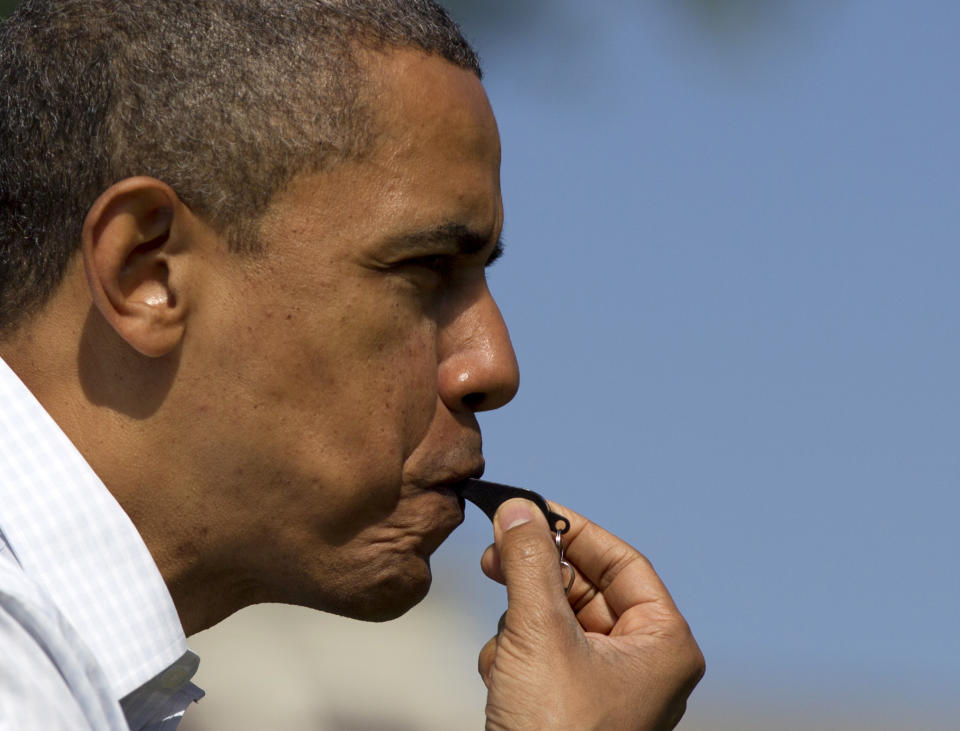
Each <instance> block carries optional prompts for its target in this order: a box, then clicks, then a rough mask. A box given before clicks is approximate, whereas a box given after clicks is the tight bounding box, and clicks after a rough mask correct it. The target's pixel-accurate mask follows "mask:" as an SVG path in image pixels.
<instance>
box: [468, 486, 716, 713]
mask: <svg viewBox="0 0 960 731" xmlns="http://www.w3.org/2000/svg"><path fill="white" fill-rule="evenodd" d="M551 510H554V511H556V512H558V513H560V514H562V515H564V516H566V517H567V518H569V520H570V530H569V532H567V533H566V535H564V544H565V546H566V549H565V556H564V557H565V558H566V560H567V561H569V562H570V563H572V564H573V566H574V567H575V568H576V579H575V581H574V583H573V586H572V587H571V589H570V593H569V594H568V595H567V596H564V586H565V581H564V579H567V578H568V577H567V575H566V574H564V576H563V578H562V579H561V570H560V565H559V560H558V558H559V557H558V554H557V549H556V546H555V543H554V538H553V536H552V534H551V533H550V531H549V528H548V527H547V523H546V521H545V520H544V517H543V514H542V513H541V512H540V510H539V509H537V508H536V506H534V505H533V503H530V502H528V501H526V500H522V499H513V500H508V501H507V502H505V503H504V504H503V505H501V506H500V508H499V510H498V511H497V514H496V516H495V518H494V545H492V546H490V547H489V548H487V550H486V552H485V553H484V554H483V558H482V560H481V566H482V568H483V571H484V573H485V574H486V575H487V576H489V577H490V578H492V579H494V580H495V581H499V582H500V583H502V584H506V587H507V611H506V613H505V615H504V618H503V620H501V626H502V630H501V631H500V632H498V634H497V635H496V636H495V637H493V638H492V639H491V640H490V641H489V642H488V643H487V644H486V645H485V646H484V647H483V650H481V652H480V660H479V670H480V675H481V677H482V678H483V681H484V683H485V684H486V686H487V708H486V714H487V724H486V728H487V729H488V731H493V730H498V731H499V730H503V731H506V730H507V729H509V730H510V731H543V730H544V729H550V730H551V731H553V730H554V729H577V731H584V730H585V729H630V730H631V731H633V730H636V731H641V730H642V731H647V730H651V729H671V728H673V727H674V726H676V724H677V723H678V722H679V721H680V718H681V717H682V716H683V713H684V710H685V709H686V701H687V697H688V696H689V695H690V693H691V691H692V690H693V688H694V686H696V684H697V683H698V682H699V680H700V678H701V677H702V676H703V672H704V661H703V655H702V654H701V652H700V648H699V647H698V646H697V643H696V641H695V640H694V638H693V635H692V634H691V633H690V628H689V627H688V626H687V623H686V621H685V620H684V619H683V617H682V616H681V614H680V612H679V611H678V610H677V608H676V606H675V605H674V603H673V600H672V599H671V598H670V594H669V593H668V592H667V589H666V587H665V586H664V585H663V582H661V581H660V578H659V577H658V576H657V574H656V572H654V570H653V567H652V566H651V565H650V562H649V561H647V559H646V558H644V556H642V555H641V554H640V553H638V552H637V551H636V550H634V549H633V548H632V547H630V546H629V545H627V544H626V543H624V542H623V541H621V540H620V539H618V538H616V537H615V536H613V535H611V534H610V533H608V532H607V531H605V530H603V529H602V528H600V527H599V526H597V525H595V524H593V523H591V522H590V521H588V520H586V519H584V518H582V517H581V516H579V515H577V514H575V513H573V512H572V511H570V510H567V509H566V508H562V507H560V506H558V505H551Z"/></svg>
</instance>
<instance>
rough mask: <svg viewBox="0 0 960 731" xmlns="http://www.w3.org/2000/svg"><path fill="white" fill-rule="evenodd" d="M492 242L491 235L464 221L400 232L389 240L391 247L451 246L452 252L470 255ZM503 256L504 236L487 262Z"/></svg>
mask: <svg viewBox="0 0 960 731" xmlns="http://www.w3.org/2000/svg"><path fill="white" fill-rule="evenodd" d="M489 242H490V237H489V236H488V235H486V234H482V233H480V232H479V231H476V230H474V229H472V228H470V227H468V226H464V225H463V224H462V223H452V222H450V223H443V224H440V225H439V226H434V227H432V228H427V229H423V230H422V231H414V232H412V233H406V234H400V235H399V236H394V237H391V238H390V239H389V240H388V242H387V243H388V245H389V246H390V247H396V248H398V249H410V250H414V251H416V250H420V249H429V248H431V247H436V246H451V245H452V247H453V248H454V249H455V251H452V252H451V253H455V254H462V255H470V254H476V253H478V252H480V251H483V249H484V248H486V246H487V244H488V243H489ZM501 256H503V237H502V236H501V237H500V238H499V239H497V243H496V244H495V245H494V247H493V251H491V252H490V256H489V258H488V259H487V262H486V264H487V265H488V266H489V265H490V264H493V262H495V261H496V260H497V259H499V258H500V257H501Z"/></svg>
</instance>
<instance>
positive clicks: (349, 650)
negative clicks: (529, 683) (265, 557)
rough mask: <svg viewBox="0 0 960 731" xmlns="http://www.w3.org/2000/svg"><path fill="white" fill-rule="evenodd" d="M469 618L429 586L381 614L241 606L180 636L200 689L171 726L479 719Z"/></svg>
mask: <svg viewBox="0 0 960 731" xmlns="http://www.w3.org/2000/svg"><path fill="white" fill-rule="evenodd" d="M476 622H477V620H476V619H474V618H473V616H472V615H471V613H470V612H469V611H468V610H467V609H466V608H465V607H464V606H462V605H461V604H460V603H458V602H457V601H456V600H454V599H447V598H442V597H438V598H434V597H433V596H431V598H430V600H428V601H426V602H424V603H423V604H422V605H420V606H419V607H416V608H414V609H413V610H411V612H409V613H408V614H407V615H405V616H404V617H401V618H400V619H397V620H394V621H392V622H387V623H384V624H369V623H364V622H357V621H353V620H347V619H343V618H341V617H335V616H331V615H329V614H322V613H320V612H315V611H312V610H308V609H303V608H300V607H291V606H286V605H280V604H264V605H259V606H255V607H250V608H248V609H245V610H243V611H241V612H238V613H237V614H236V615H234V616H233V617H231V618H229V619H228V620H226V621H225V622H222V623H221V624H219V625H217V626H216V627H214V628H213V629H210V630H207V631H205V632H201V633H199V634H197V635H194V636H193V637H192V638H190V643H189V644H190V647H191V648H192V649H193V650H195V651H196V652H198V653H199V654H200V657H201V659H202V661H201V664H200V670H199V672H198V674H197V677H196V678H195V681H196V682H197V684H198V685H200V686H201V687H202V688H203V689H204V690H206V692H207V697H206V698H204V699H203V700H201V701H200V702H199V703H198V704H197V705H195V706H194V707H192V708H191V709H189V710H188V711H187V715H186V718H185V720H184V722H183V723H182V724H181V726H180V728H181V731H213V730H214V729H217V730H218V731H219V730H220V729H233V730H235V731H246V730H247V729H285V730H297V729H323V730H324V731H360V730H361V729H363V730H364V731H414V730H416V731H421V730H424V731H432V730H436V731H441V730H442V731H450V729H480V728H483V725H484V713H483V708H484V703H485V702H486V690H485V688H484V686H483V683H482V682H481V680H480V677H479V675H477V671H476V664H475V658H476V655H477V653H478V652H479V649H480V645H479V644H477V641H476V637H477V636H478V633H479V628H478V627H477V626H476ZM465 630H466V631H465ZM491 631H492V630H491ZM471 658H472V659H471Z"/></svg>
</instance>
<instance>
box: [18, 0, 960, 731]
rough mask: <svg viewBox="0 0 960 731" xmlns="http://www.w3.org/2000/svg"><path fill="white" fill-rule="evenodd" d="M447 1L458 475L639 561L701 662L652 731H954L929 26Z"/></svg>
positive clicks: (470, 526)
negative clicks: (498, 326)
mask: <svg viewBox="0 0 960 731" xmlns="http://www.w3.org/2000/svg"><path fill="white" fill-rule="evenodd" d="M9 4H10V3H8V2H7V3H4V2H3V0H0V6H3V5H9ZM447 4H448V5H449V6H450V7H451V8H452V9H453V11H454V14H455V15H456V16H457V17H458V18H459V19H460V20H461V21H462V22H463V25H464V28H465V30H466V32H467V34H468V35H469V36H470V37H471V39H472V40H473V41H474V42H475V44H476V45H477V47H478V48H479V50H480V52H481V54H482V55H483V57H484V61H485V69H486V74H487V76H486V82H485V83H486V87H487V90H488V93H489V95H490V98H491V101H492V103H493V105H494V109H495V111H496V113H497V116H498V120H499V123H500V128H501V136H502V138H503V147H504V166H503V187H504V195H505V206H506V230H505V238H506V242H507V255H506V256H505V257H504V259H503V260H502V261H501V262H500V263H498V264H497V265H496V266H495V267H494V269H493V270H492V271H491V278H492V286H493V288H494V290H495V293H496V294H497V296H498V299H499V301H500V304H501V307H502V309H503V311H504V314H505V316H506V318H507V321H508V324H509V325H510V328H511V332H512V334H513V338H514V343H515V346H516V349H517V352H518V355H519V358H520V362H521V371H522V386H521V391H520V394H519V396H518V397H517V398H516V399H515V401H514V402H513V403H512V404H511V405H510V406H508V407H507V408H505V409H503V410H502V411H500V412H496V413H492V414H487V415H485V416H484V418H483V419H482V423H483V426H484V433H485V443H486V449H485V451H486V455H487V461H488V471H487V476H488V477H490V478H491V479H495V480H500V481H504V482H512V483H514V484H519V485H523V486H526V487H530V488H533V489H535V490H538V491H541V492H544V493H545V494H547V496H548V497H551V498H554V499H556V500H558V501H560V502H563V503H566V504H568V505H570V506H571V507H573V508H575V509H577V510H578V511H579V512H582V513H584V514H587V515H588V516H590V517H591V518H593V519H594V520H596V521H597V522H599V523H601V524H602V525H604V526H606V527H608V528H609V529H611V530H613V531H614V532H616V533H618V534H619V535H621V536H623V537H624V538H625V539H627V540H629V541H630V542H631V543H633V544H635V545H636V546H638V547H639V548H640V549H641V550H643V551H644V552H645V553H646V554H647V555H648V556H650V557H651V559H652V560H653V561H654V564H655V565H656V567H657V568H658V569H659V571H660V572H661V574H662V575H663V577H664V579H665V580H666V582H667V584H668V586H669V587H670V588H671V590H672V592H673V594H674V596H675V598H676V600H677V602H678V604H679V605H680V607H681V609H682V610H683V611H684V613H685V614H686V616H687V617H688V619H689V620H690V623H691V625H692V626H693V629H694V632H695V634H696V636H697V638H698V639H699V641H700V644H701V646H702V647H703V650H704V652H705V654H706V657H707V663H708V673H707V676H706V678H705V679H704V681H703V683H702V684H701V687H700V688H699V689H698V691H697V692H696V693H695V695H694V698H693V702H692V704H691V707H690V711H689V712H688V716H687V720H686V721H685V722H684V724H683V726H682V728H688V729H699V728H702V729H718V728H720V727H721V725H722V726H723V728H739V729H743V728H747V726H748V725H749V726H750V727H751V728H765V729H774V728H788V727H789V728H841V726H842V727H843V728H853V727H854V726H853V725H851V723H846V722H844V723H840V722H839V721H838V720H837V719H840V718H841V717H846V718H848V719H849V718H856V719H866V720H863V721H862V723H861V727H863V728H871V729H877V728H880V727H881V726H883V727H884V728H888V727H889V728H904V729H920V728H930V729H934V728H937V729H943V728H951V727H957V722H956V720H955V719H956V718H957V714H958V713H960V693H958V692H957V688H958V687H960V660H958V657H960V633H958V631H957V617H958V607H960V581H958V575H957V569H956V564H957V561H958V560H960V538H958V531H957V526H956V523H957V519H956V515H957V512H958V509H960V497H958V490H957V487H958V485H960V454H958V442H960V416H958V414H960V389H958V388H957V376H958V374H960V295H958V293H957V291H958V288H957V278H958V273H960V253H958V245H957V244H958V233H960V224H958V208H960V207H958V201H960V139H958V130H960V100H958V84H957V74H958V69H960V43H958V41H957V38H958V29H960V4H957V3H954V2H949V1H948V0H928V1H927V2H922V3H913V4H907V3H903V2H893V0H832V1H827V0H779V1H777V0H648V1H647V2H627V1H626V0H607V1H606V2H604V3H602V4H601V3H583V2H579V1H577V0H524V1H522V2H516V0H483V1H482V2H479V1H478V2H467V0H450V2H448V3H447ZM489 540H490V530H489V524H488V523H487V521H486V519H485V518H483V517H482V516H481V515H480V514H479V512H477V511H471V512H470V514H469V516H468V520H467V522H466V523H465V525H464V527H463V528H462V529H461V530H459V531H458V532H457V533H455V534H454V536H453V537H452V538H451V539H450V540H449V541H448V543H447V545H446V546H445V547H444V548H442V549H441V550H440V552H439V553H438V555H437V556H436V558H435V561H434V565H435V573H436V574H437V578H436V583H435V591H434V593H433V595H432V596H431V597H430V598H428V600H427V602H426V603H425V606H424V607H423V608H421V609H417V610H414V611H413V612H411V615H412V619H413V620H416V617H417V613H418V612H422V614H421V615H420V616H423V617H430V616H433V615H430V614H429V612H431V611H439V613H440V616H444V617H449V616H450V614H451V610H450V609H449V607H452V606H456V607H457V609H455V610H453V611H454V613H456V612H462V616H463V622H462V631H463V634H464V638H463V640H464V642H463V647H462V648H457V649H453V648H448V653H457V654H456V656H452V655H451V659H450V660H449V665H448V666H447V667H446V668H445V667H443V666H442V664H441V665H438V663H437V662H436V661H435V660H434V659H432V656H427V655H425V657H426V658H428V659H427V660H425V662H424V665H425V666H427V667H429V668H433V670H434V671H435V672H437V673H440V674H443V673H445V672H446V673H451V674H452V673H454V672H464V673H466V674H468V675H470V674H472V669H471V668H472V663H473V662H474V657H475V652H476V651H478V650H479V648H480V646H481V645H482V644H483V642H484V641H485V639H486V638H487V636H488V635H489V634H491V633H492V632H493V631H494V627H495V625H496V620H497V617H498V616H499V614H500V612H501V611H502V610H503V602H504V596H503V592H502V589H500V588H499V587H497V586H495V585H493V584H491V583H490V582H487V581H486V580H484V579H483V578H482V577H481V576H480V573H479V569H478V568H477V563H478V560H479V555H480V551H481V550H482V548H483V546H485V545H486V543H487V542H489ZM454 600H455V602H456V604H450V602H451V601H454ZM431 607H433V609H431ZM437 608H439V610H438V609H437ZM403 621H406V620H403ZM268 624H270V625H271V626H270V627H269V628H268V629H267V632H269V633H270V634H268V635H267V636H268V637H270V638H271V639H270V640H268V642H270V643H272V644H276V643H277V641H278V639H282V632H283V630H279V629H278V628H277V627H276V626H272V625H273V624H275V623H274V622H270V623H268ZM234 626H237V625H234ZM409 626H410V625H402V624H401V625H400V627H401V629H400V632H401V633H402V632H410V631H412V630H409V629H408V628H409ZM404 628H407V629H404ZM216 631H218V630H214V631H213V632H216ZM219 631H220V632H221V633H222V634H221V636H222V637H224V638H226V639H227V644H226V647H228V648H229V651H230V652H231V653H232V652H234V651H235V650H236V648H237V647H238V643H239V644H244V643H245V644H250V643H251V641H252V640H251V637H250V635H249V634H242V635H240V636H238V637H234V636H231V635H230V634H229V633H230V632H231V629H230V623H229V622H228V623H225V625H224V629H222V630H219ZM307 631H308V632H311V631H312V630H307ZM243 632H248V630H243ZM368 632H369V633H371V634H370V636H371V637H382V636H378V635H376V634H375V631H374V630H373V629H370V630H368ZM278 633H279V634H278ZM378 641H381V640H378V639H371V645H374V644H375V643H376V642H378ZM254 646H256V645H255V643H254ZM362 651H363V649H362V648H359V647H357V648H356V649H355V652H356V653H360V652H362ZM298 652H302V647H301V646H300V645H298ZM351 654H353V652H351ZM411 654H412V652H411V651H410V650H404V652H403V653H397V662H398V663H400V664H399V665H398V668H400V669H402V668H404V667H408V666H409V663H410V660H411ZM323 664H324V665H326V664H328V663H327V662H326V661H324V663H323ZM335 665H336V663H334V666H335ZM202 669H203V668H202V667H201V671H202ZM427 672H428V670H427V669H426V668H420V669H418V670H417V671H416V672H414V673H409V672H407V673H406V675H409V676H410V677H409V678H406V679H407V680H409V681H410V691H409V692H411V693H412V692H425V693H426V696H425V698H426V700H425V701H424V702H423V703H422V704H421V705H426V704H430V703H432V702H434V701H433V700H431V699H432V696H431V693H433V695H435V692H433V691H432V690H431V688H430V687H429V683H428V687H426V688H423V687H421V686H423V685H424V678H425V677H426V673H427ZM390 677H391V682H393V679H394V678H396V679H401V678H404V677H405V674H404V673H402V672H400V673H398V672H394V671H390ZM213 679H215V675H214V678H211V680H213ZM204 682H209V681H204ZM467 682H473V683H474V684H475V685H476V691H477V699H476V700H470V699H468V701H467V702H469V703H470V704H472V706H475V707H476V711H477V712H479V711H480V709H481V708H482V686H480V684H479V680H475V679H473V678H471V679H470V680H469V681H467ZM318 687H319V686H318ZM315 692H316V691H315V690H314V689H313V688H311V689H310V690H308V691H307V693H306V695H307V696H310V695H314V694H315ZM404 692H407V691H404ZM373 695H374V696H376V695H377V693H373ZM238 699H239V700H242V698H239V696H238ZM212 702H213V701H211V703H212ZM234 702H237V700H236V699H235V700H234V701H230V703H234ZM257 702H258V703H259V702H260V697H259V696H257ZM276 702H277V703H281V705H282V707H285V706H286V705H287V701H285V700H282V698H281V700H280V701H276ZM278 707H281V706H278ZM738 714H739V715H738ZM737 717H739V718H741V719H742V720H741V721H736V720H734V721H730V718H734V719H735V718H737ZM791 718H794V719H801V720H800V721H798V722H796V723H794V724H793V725H791V723H790V719H791ZM722 719H725V720H722ZM771 719H772V720H771ZM723 724H726V725H723ZM314 725H315V724H311V725H305V726H304V727H305V728H306V727H311V728H312V727H314ZM213 727H217V726H216V725H214V726H213ZM391 728H393V727H391ZM404 728H406V727H404Z"/></svg>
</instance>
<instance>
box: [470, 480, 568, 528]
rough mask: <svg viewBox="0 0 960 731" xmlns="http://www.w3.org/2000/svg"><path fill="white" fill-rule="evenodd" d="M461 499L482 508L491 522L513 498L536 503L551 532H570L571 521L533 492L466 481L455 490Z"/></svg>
mask: <svg viewBox="0 0 960 731" xmlns="http://www.w3.org/2000/svg"><path fill="white" fill-rule="evenodd" d="M453 489H454V490H455V491H456V493H457V494H458V495H460V497H462V498H464V499H465V500H469V501H470V502H472V503H473V504H474V505H476V506H477V507H478V508H480V509H481V510H482V511H483V512H484V513H486V515H487V517H488V518H490V520H493V516H494V513H496V512H497V508H499V507H500V505H501V503H504V502H506V501H507V500H509V499H510V498H512V497H522V498H524V499H525V500H529V501H530V502H532V503H535V504H536V506H537V507H538V508H540V510H541V511H542V512H543V515H544V517H545V518H546V519H547V524H548V525H549V526H550V530H552V531H554V532H557V533H560V534H561V535H562V534H563V533H566V532H567V531H568V530H570V521H569V520H567V519H566V518H564V517H563V516H562V515H560V514H559V513H555V512H553V511H552V510H550V508H548V507H547V501H546V500H544V499H543V496H542V495H539V494H538V493H535V492H534V491H533V490H524V489H523V488H522V487H512V486H510V485H501V484H500V483H497V482H487V481H486V480H473V479H469V480H464V481H463V482H460V483H458V484H457V485H456V486H454V488H453Z"/></svg>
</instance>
